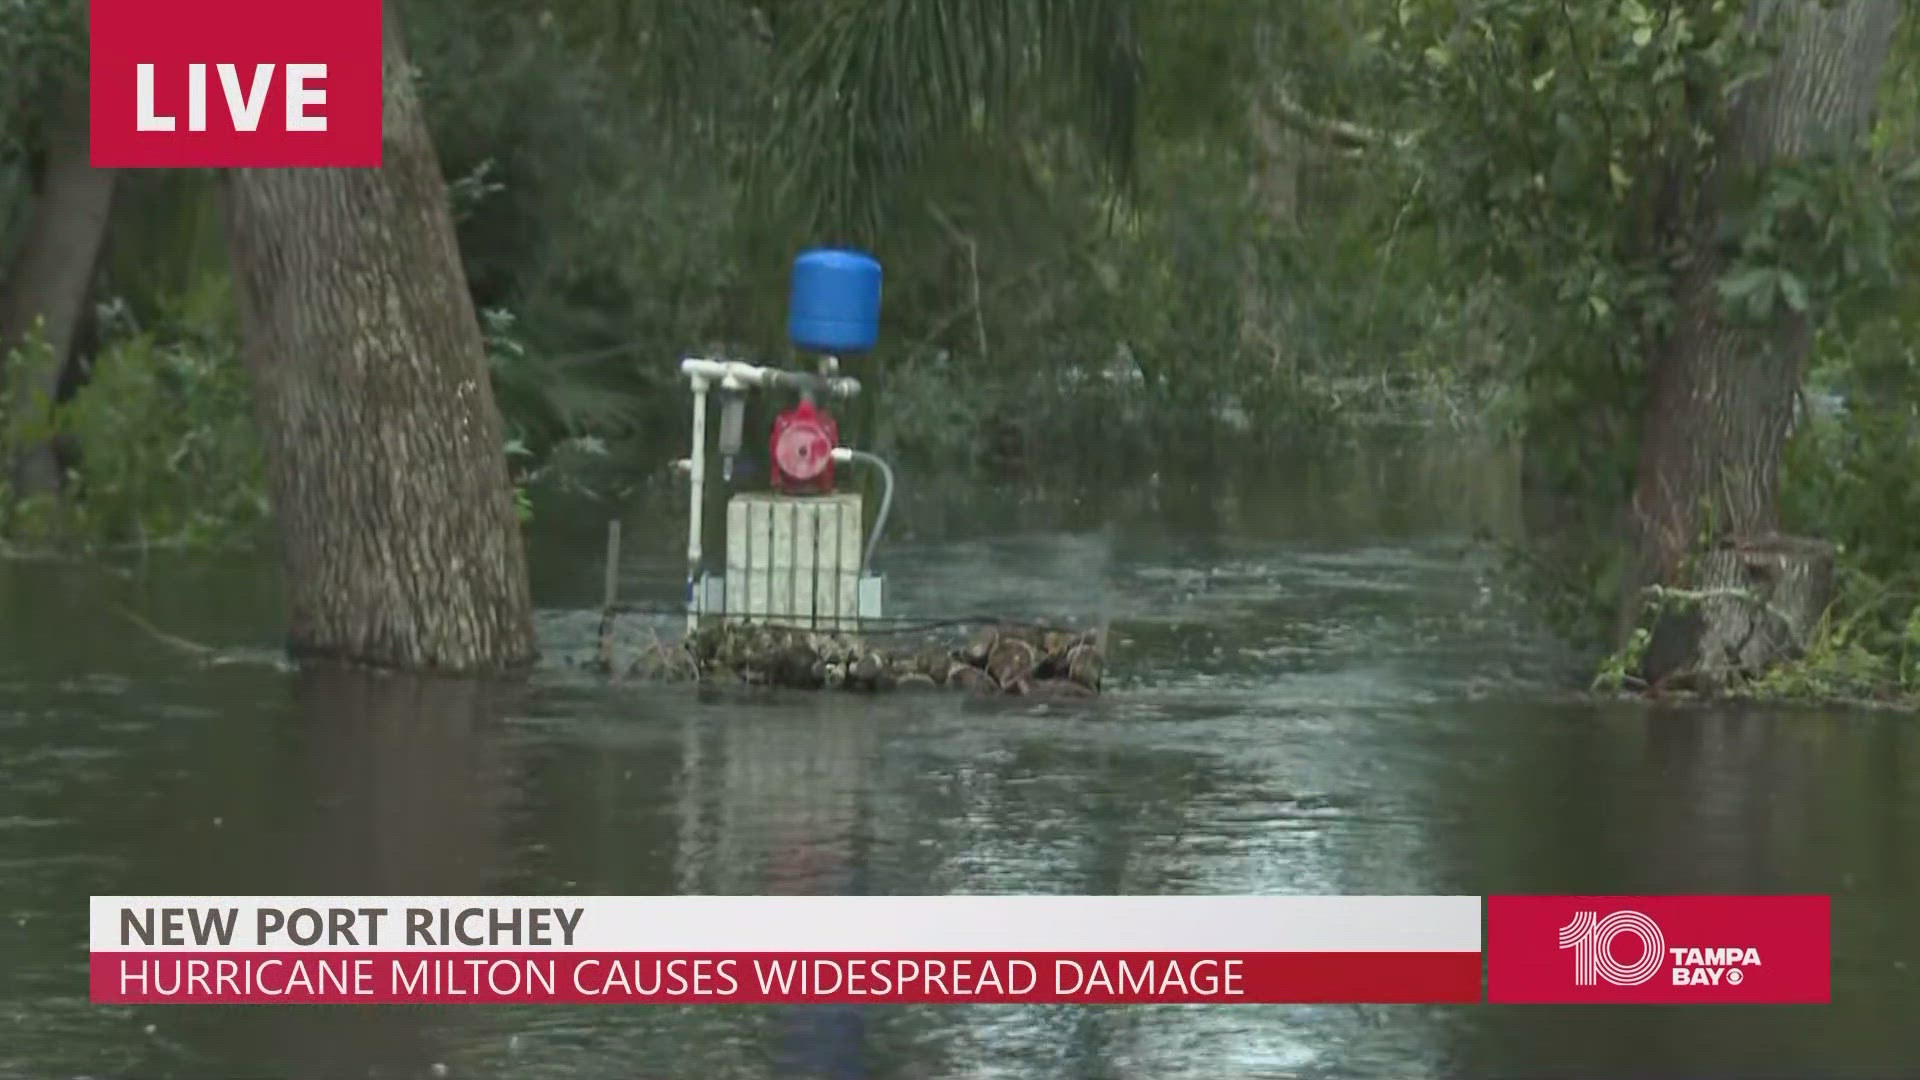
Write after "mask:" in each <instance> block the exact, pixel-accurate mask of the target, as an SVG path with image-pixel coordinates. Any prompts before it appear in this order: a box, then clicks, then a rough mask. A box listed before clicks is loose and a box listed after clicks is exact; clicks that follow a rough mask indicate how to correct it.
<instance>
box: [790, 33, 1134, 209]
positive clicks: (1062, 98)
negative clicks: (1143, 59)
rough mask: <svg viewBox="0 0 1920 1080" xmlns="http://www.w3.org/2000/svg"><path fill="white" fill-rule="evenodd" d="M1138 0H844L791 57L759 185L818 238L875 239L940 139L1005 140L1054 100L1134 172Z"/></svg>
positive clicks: (1120, 171)
mask: <svg viewBox="0 0 1920 1080" xmlns="http://www.w3.org/2000/svg"><path fill="white" fill-rule="evenodd" d="M1132 6H1133V0H970V2H968V3H965V4H948V3H927V2H924V0H841V2H839V3H833V4H828V5H823V6H822V8H820V9H819V11H818V15H817V18H816V19H815V20H813V22H812V25H811V26H810V27H809V28H808V30H807V32H805V33H804V34H802V35H800V36H799V37H798V38H797V40H796V41H795V42H794V43H793V44H791V45H790V46H789V47H788V48H787V49H786V50H784V51H783V52H782V54H781V55H780V57H779V66H778V68H777V69H776V72H775V76H774V89H773V99H774V105H775V108H776V111H777V113H778V118H779V121H780V122H779V123H777V124H775V125H774V126H773V133H772V135H771V137H770V138H769V139H768V140H767V141H766V143H765V144H763V146H762V147H761V148H760V151H759V153H758V154H757V156H756V161H755V162H754V168H753V173H754V178H755V180H756V181H757V182H756V184H755V186H756V187H757V188H759V189H760V190H762V191H763V192H764V193H766V194H767V195H768V196H769V197H770V198H772V199H773V200H774V202H775V204H776V205H779V206H781V207H782V208H784V209H786V210H788V211H790V212H797V213H799V214H800V215H801V216H802V218H803V219H804V220H805V224H806V225H807V226H809V227H810V231H812V232H814V233H815V234H816V235H828V236H837V237H840V238H843V239H846V240H849V241H856V242H871V240H872V239H873V237H874V236H875V235H876V234H877V233H878V231H879V227H880V219H881V217H882V216H883V213H884V208H885V206H886V203H887V198H886V195H887V192H888V191H889V190H890V189H891V186H892V185H894V184H895V183H897V182H899V181H900V180H902V179H903V178H905V177H907V176H909V175H911V174H912V172H913V171H914V170H915V169H917V168H920V167H922V166H923V165H924V164H925V163H926V161H927V159H928V156H929V152H930V151H931V150H932V149H933V148H935V147H936V146H940V145H943V144H947V143H950V142H952V141H954V140H964V139H969V138H981V137H993V136H996V135H1006V134H1008V133H1009V132H1011V131H1012V130H1013V125H1014V124H1015V123H1016V122H1017V121H1019V120H1020V119H1022V118H1024V117H1027V116H1030V115H1031V114H1032V113H1033V112H1034V111H1035V110H1036V109H1038V108H1041V107H1043V106H1044V105H1045V104H1046V103H1048V102H1050V101H1059V102H1064V103H1066V104H1068V105H1069V106H1070V108H1071V112H1070V119H1071V120H1072V121H1073V123H1074V125H1075V127H1076V128H1077V129H1079V130H1080V131H1081V132H1082V133H1084V134H1085V135H1086V136H1088V137H1089V139H1090V140H1091V141H1092V142H1093V143H1094V144H1095V145H1096V146H1097V147H1098V148H1099V149H1100V150H1101V152H1102V153H1103V155H1104V156H1105V158H1106V160H1107V161H1108V162H1109V163H1110V164H1111V165H1113V166H1114V171H1115V175H1116V176H1119V177H1124V176H1126V175H1128V174H1129V171H1130V170H1129V166H1130V163H1131V159H1132V154H1133V128H1134V117H1135V112H1136V109H1137V101H1138V85H1139V80H1140V65H1139V60H1138V55H1137V50H1136V46H1135V43H1134V40H1133V26H1132V18H1131V11H1130V9H1131V7H1132Z"/></svg>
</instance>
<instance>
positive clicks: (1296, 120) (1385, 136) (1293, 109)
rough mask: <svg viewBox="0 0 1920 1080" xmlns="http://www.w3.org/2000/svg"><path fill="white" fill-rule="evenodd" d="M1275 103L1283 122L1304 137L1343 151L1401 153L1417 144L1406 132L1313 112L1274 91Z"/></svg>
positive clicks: (1272, 98) (1283, 92) (1274, 106)
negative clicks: (1390, 150) (1390, 149)
mask: <svg viewBox="0 0 1920 1080" xmlns="http://www.w3.org/2000/svg"><path fill="white" fill-rule="evenodd" d="M1271 101H1272V103H1273V108H1274V111H1275V112H1276V113H1277V114H1279V117H1280V119H1282V120H1285V121H1286V122H1287V123H1288V124H1291V125H1292V126H1293V127H1294V128H1295V129H1297V130H1299V131H1300V132H1301V133H1303V134H1306V135H1310V136H1312V137H1314V138H1316V139H1319V140H1320V141H1322V142H1325V143H1331V144H1332V145H1333V146H1335V147H1336V148H1339V149H1342V150H1349V151H1353V150H1372V149H1376V148H1379V147H1382V146H1390V147H1393V148H1395V149H1400V148H1404V147H1405V146H1407V145H1408V144H1409V143H1411V142H1412V141H1413V137H1412V136H1411V135H1409V134H1406V133H1404V132H1394V131H1382V130H1380V129H1379V128H1372V127H1367V126H1366V125H1364V124H1356V123H1354V122H1353V121H1351V120H1340V119H1337V118H1334V117H1328V116H1321V115H1319V114H1317V113H1313V112H1309V111H1308V110H1307V109H1306V108H1305V107H1304V106H1302V105H1301V104H1300V103H1299V102H1297V101H1295V100H1293V98H1291V97H1289V96H1288V95H1287V93H1286V92H1285V91H1284V90H1278V89H1276V90H1274V91H1273V93H1272V97H1271Z"/></svg>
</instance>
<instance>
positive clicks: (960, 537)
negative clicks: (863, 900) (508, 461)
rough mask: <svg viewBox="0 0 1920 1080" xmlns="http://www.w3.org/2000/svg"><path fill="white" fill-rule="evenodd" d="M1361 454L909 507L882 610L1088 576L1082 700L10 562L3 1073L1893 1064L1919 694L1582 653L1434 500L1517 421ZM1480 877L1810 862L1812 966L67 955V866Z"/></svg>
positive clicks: (1444, 889)
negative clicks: (1823, 965)
mask: <svg viewBox="0 0 1920 1080" xmlns="http://www.w3.org/2000/svg"><path fill="white" fill-rule="evenodd" d="M1348 454H1349V456H1348V457H1342V456H1340V455H1333V456H1332V459H1331V460H1327V461H1315V460H1313V459H1311V458H1305V457H1303V458H1300V459H1298V460H1291V459H1290V460H1289V461H1288V462H1287V466H1288V467H1287V468H1285V469H1280V468H1269V467H1267V463H1253V467H1251V468H1250V469H1249V470H1248V471H1249V472H1250V473H1253V474H1256V475H1255V476H1253V477H1251V478H1250V477H1248V476H1241V475H1235V476H1224V477H1218V478H1211V479H1209V480H1208V481H1207V482H1205V483H1200V482H1191V483H1180V484H1175V483H1173V482H1171V481H1169V480H1167V479H1166V478H1162V479H1161V481H1160V482H1159V483H1157V484H1154V483H1151V482H1146V481H1143V483H1142V484H1141V485H1139V486H1136V487H1133V488H1127V489H1114V490H1103V491H1088V492H1083V493H1080V494H1079V495H1078V496H1077V498H1074V497H1070V498H1068V499H1066V500H1064V501H1056V502H1052V503H1047V502H1041V501H1035V500H1026V499H1024V498H1014V497H1009V496H1008V495H1007V493H1006V492H1005V491H1001V490H992V491H987V492H985V493H984V495H983V496H982V497H980V498H978V499H977V501H976V502H975V503H974V504H973V505H975V506H976V507H977V512H976V513H972V514H955V513H954V512H953V511H952V509H951V508H952V507H953V506H965V505H967V504H966V503H965V502H964V501H956V502H953V503H947V504H942V505H940V506H937V507H935V508H933V509H932V510H919V511H916V510H913V509H911V508H909V509H907V510H905V511H903V515H902V521H901V527H900V529H899V533H898V535H897V537H895V538H894V539H892V540H890V541H889V542H888V543H887V545H886V546H885V547H884V548H883V558H884V559H885V566H884V569H885V570H886V571H887V573H888V575H889V588H890V590H891V591H890V600H889V603H890V605H891V606H892V607H893V608H894V610H896V611H897V612H900V613H903V614H936V613H951V612H952V611H953V610H954V609H955V608H964V609H969V610H973V609H982V608H984V609H988V610H995V609H999V610H1003V611H1005V612H1008V613H1017V614H1029V615H1046V616H1051V617H1064V616H1071V617H1077V618H1104V619H1108V620H1110V621H1111V624H1112V626H1113V628H1114V631H1115V634H1116V636H1117V637H1119V638H1121V639H1122V644H1121V645H1120V646H1119V648H1118V650H1117V652H1116V662H1117V665H1118V667H1119V668H1120V678H1119V680H1118V681H1119V683H1120V686H1119V688H1118V689H1117V690H1116V692H1114V693H1112V694H1110V695H1109V696H1107V697H1105V698H1103V699H1101V700H1099V701H1097V702H1092V703H1087V704H1077V705H1074V706H1072V707H1061V706H1053V707H1047V706H1042V705H1036V704H1033V703H1027V702H1019V701H1007V702H991V703H980V702H969V701H966V700H962V699H958V698H949V697H942V696H933V697H915V696H907V695H892V696H862V695H800V694H759V693H746V692H711V691H700V690H696V689H692V688H685V687H645V686H640V685H637V684H632V683H624V684H619V685H614V686H608V685H606V684H604V683H603V682H601V681H600V680H598V679H596V678H590V677H587V676H585V675H582V674H580V673H578V672H577V671H570V670H568V669H567V668H565V667H564V666H563V665H561V664H558V663H556V664H555V665H554V666H552V667H551V668H550V669H549V670H547V671H544V672H543V673H541V674H540V675H539V676H538V677H537V678H536V679H534V680H533V681H532V683H531V684H530V685H525V686H520V687H500V686H485V685H480V684H472V683H459V682H447V681H436V680H421V679H414V678H408V677H397V676H374V675H364V674H347V673H338V672H335V673H309V674H303V675H292V674H287V673H283V672H280V671H277V670H274V669H273V668H271V667H269V666H266V665H262V664H254V663H242V664H235V665H231V666H224V667H214V668H204V667H194V666H190V665H188V664H187V663H185V662H183V659H182V657H181V656H180V655H178V654H176V653H174V652H172V651H170V650H168V649H166V648H165V647H163V646H160V645H158V644H156V643H155V642H154V641H152V640H151V639H149V638H147V637H145V636H144V635H142V634H141V633H140V632H138V631H135V630H133V629H131V628H130V626H129V624H127V623H126V622H125V621H123V620H121V619H120V618H119V617H118V616H117V615H116V614H114V613H113V611H112V607H111V605H112V604H113V603H124V604H126V605H127V606H129V607H131V608H134V609H136V610H139V611H141V612H143V613H144V614H146V615H147V616H148V617H150V618H152V619H153V620H154V621H155V622H156V623H158V624H159V625H161V626H164V627H166V628H167V629H169V630H170V631H173V632H176V633H180V634H182V635H184V636H187V637H191V638H195V639H197V640H201V641H205V642H208V643H209V644H215V645H219V646H222V647H226V646H243V647H251V648H253V649H255V650H257V654H256V655H257V657H260V658H264V657H267V656H270V655H271V652H270V649H269V648H268V647H269V646H270V645H271V643H272V641H273V636H274V633H275V629H276V626H277V619H278V614H277V611H276V610H275V607H274V600H273V588H272V577H271V573H270V572H269V569H268V568H265V567H263V566H261V565H256V564H238V565H236V564H234V563H233V562H232V561H231V560H227V561H224V562H214V561H208V562H193V563H177V564H162V563H158V562H156V563H155V564H153V565H151V566H148V567H146V568H144V569H134V570H132V571H130V572H128V573H116V572H104V571H100V570H98V569H90V570H78V569H48V568H40V567H34V568H27V567H20V566H7V567H0V612H4V614H0V917H4V922H0V949H3V950H4V955H5V957H6V958H7V959H8V961H9V963H7V964H6V965H4V968H0V1076H8V1077H11V1076H21V1077H59V1076H81V1075H84V1076H91V1077H109V1076H134V1077H154V1078H161V1077H183V1078H184V1077H217V1076H245V1077H300V1078H307V1077H316V1078H317V1077H336V1076H337V1077H428V1076H436V1075H445V1076H448V1077H453V1078H459V1077H499V1078H515V1080H518V1078H545V1077H555V1078H560V1077H565V1078H569V1080H572V1078H583V1077H620V1078H631V1077H660V1078H668V1077H672V1078H683V1077H692V1076H699V1077H708V1076H712V1077H780V1078H788V1077H832V1078H853V1077H872V1078H883V1077H884V1078H894V1077H899V1078H903V1080H904V1078H922V1077H934V1076H968V1077H972V1076H995V1077H1036V1078H1038V1077H1085V1078H1102V1080H1104V1078H1132V1077H1139V1078H1143V1080H1144V1078H1163V1077H1195V1078H1209V1080H1211V1078H1256V1077H1258V1078H1281V1077H1323V1076H1324V1077H1332V1076H1392V1077H1419V1076H1481V1075H1490V1074H1499V1075H1528V1076H1542V1075H1588V1076H1603V1075H1605V1076H1617V1075H1650V1074H1667V1075H1727V1074H1729V1073H1739V1074H1741V1075H1763V1074H1764V1075H1814V1074H1817V1075H1842V1074H1844V1075H1860V1076H1869V1075H1871V1076H1894V1075H1915V1074H1916V1073H1920V1048H1917V1047H1916V1044H1915V1042H1914V1040H1913V1039H1912V1037H1911V1036H1910V1035H1909V1034H1907V1031H1908V1027H1909V1025H1910V1018H1911V1016H1912V1015H1913V1014H1914V1011H1915V1007H1916V1006H1920V992H1916V982H1915V980H1916V975H1920V931H1916V929H1915V927H1914V924H1913V922H1912V920H1911V919H1910V918H1908V917H1907V915H1908V913H1910V912H1911V910H1912V904H1913V900H1914V898H1915V895H1916V885H1920V881H1916V878H1917V877H1920V844H1916V839H1920V780H1917V779H1916V778H1917V777H1920V760H1917V759H1920V745H1917V744H1920V730H1917V729H1916V726H1915V725H1914V724H1913V723H1912V722H1911V721H1907V720H1901V719H1898V718H1889V717H1880V716H1859V715H1851V714H1847V713H1841V712H1801V713H1789V712H1781V711H1757V710H1728V711H1717V712H1716V711H1688V712H1666V711H1661V710H1657V709H1652V708H1641V707H1628V706H1617V705H1602V704H1596V703H1591V702H1584V701H1580V700H1578V699H1575V698H1570V697H1568V696H1567V695H1565V694H1563V693H1561V692H1560V691H1559V688H1560V687H1561V686H1563V685H1565V677H1566V675H1567V673H1568V672H1569V671H1570V670H1572V668H1571V666H1570V660H1569V658H1567V657H1565V656H1564V655H1562V654H1560V653H1559V652H1558V650H1556V649H1555V648H1554V647H1553V646H1552V645H1551V644H1550V643H1549V642H1548V641H1547V640H1546V639H1545V638H1544V636H1543V635H1542V634H1541V633H1540V631H1539V629H1538V628H1537V627H1535V626H1534V625H1532V624H1531V623H1530V622H1529V621H1528V620H1527V619H1526V618H1525V617H1524V614H1523V612H1522V611H1521V609H1520V608H1519V607H1518V606H1517V605H1516V604H1515V602H1514V600H1513V598H1512V596H1511V595H1510V594H1509V591H1508V590H1507V589H1506V588H1505V586H1504V583H1503V582H1502V581H1501V580H1500V577H1499V574H1498V570H1497V566H1496V564H1495V563H1494V562H1493V561H1492V560H1491V559H1490V558H1489V557H1488V556H1487V554H1486V553H1485V552H1483V551H1481V550H1480V549H1479V548H1477V547H1476V546H1474V545H1472V544H1471V543H1468V542H1467V541H1466V540H1465V538H1466V537H1467V536H1469V535H1471V534H1472V533H1473V532H1474V531H1475V530H1477V529H1480V528H1488V529H1492V530H1494V531H1496V532H1499V531H1501V529H1502V528H1503V523H1502V522H1503V518H1502V515H1504V514H1506V513H1507V512H1508V511H1507V510H1505V509H1502V508H1503V507H1506V506H1508V503H1507V502H1506V501H1505V498H1504V496H1502V495H1501V490H1502V489H1501V484H1502V483H1504V482H1505V481H1504V480H1503V479H1502V478H1503V477H1505V476H1507V475H1508V474H1509V470H1508V463H1507V462H1506V461H1505V460H1504V459H1501V458H1498V457H1497V456H1496V457H1494V458H1491V459H1489V458H1486V457H1485V456H1484V455H1482V454H1481V451H1473V452H1468V451H1465V450H1460V451H1458V452H1455V453H1453V454H1451V456H1450V455H1449V454H1448V453H1443V452H1440V451H1438V450H1434V449H1432V448H1428V449H1425V450H1423V449H1421V447H1420V446H1419V445H1417V444H1407V443H1404V442H1393V441H1390V442H1389V443H1388V444H1387V445H1386V446H1385V447H1384V448H1375V449H1372V450H1366V449H1364V448H1363V449H1362V450H1359V451H1352V450H1350V451H1348ZM1369 455H1372V456H1369ZM1477 455H1480V456H1477ZM1383 461H1384V462H1385V464H1382V462H1383ZM1363 483H1364V484H1371V485H1372V486H1371V487H1370V488H1366V489H1365V491H1367V492H1369V493H1368V494H1355V492H1356V491H1357V490H1361V488H1360V485H1362V484H1363ZM1262 492H1265V493H1266V494H1265V495H1264V496H1263V495H1262ZM1474 493H1477V494H1474ZM981 494H982V493H977V492H976V493H975V495H976V496H980V495H981ZM1370 500H1371V502H1370ZM903 505H906V504H903ZM659 520H660V517H659V513H658V511H657V509H656V510H653V511H649V513H648V514H646V515H639V516H636V518H635V519H634V520H633V522H632V523H631V525H630V527H629V528H628V530H627V533H628V536H629V537H632V538H636V539H635V540H634V541H633V542H632V543H631V544H630V545H629V557H628V559H627V560H626V561H625V563H624V565H623V567H622V575H623V582H624V583H623V588H624V589H625V590H626V591H627V592H628V593H629V594H630V595H633V596H638V597H649V596H657V597H660V598H663V599H664V600H665V601H668V602H670V601H672V600H673V599H675V598H677V595H678V593H677V587H678V586H677V582H676V581H675V578H676V576H677V574H678V572H679V564H678V559H679V551H678V545H677V543H676V542H675V538H674V537H673V536H671V535H669V534H670V533H671V531H672V530H671V529H661V528H659V525H658V522H659ZM600 524H601V523H599V522H595V521H592V520H591V519H583V520H582V521H580V522H578V523H569V522H565V521H561V522H549V523H548V524H547V525H546V526H545V527H544V528H543V531H542V532H541V533H540V534H539V536H538V537H537V538H536V544H535V552H536V558H537V560H538V561H537V564H536V565H537V574H538V579H539V585H538V588H539V591H540V595H542V596H543V597H544V598H546V600H547V603H548V607H547V609H546V610H544V611H543V613H542V616H541V617H542V628H543V634H544V636H545V639H546V642H547V644H548V646H549V647H550V649H551V651H552V653H553V654H554V656H555V658H556V660H559V659H564V658H565V657H566V656H568V655H569V654H572V653H577V652H580V651H583V650H584V649H585V648H586V647H587V646H588V643H589V642H590V641H591V639H592V635H593V631H594V625H595V616H594V615H593V614H591V613H590V612H589V611H587V610H586V609H587V607H588V606H589V605H590V604H591V603H592V602H593V600H594V598H595V597H597V593H598V588H599V585H598V582H599V566H598V559H597V556H598V543H599V538H600V533H599V528H600ZM55 626H57V627H60V631H59V632H58V633H52V632H49V630H48V628H49V627H55ZM670 628H671V627H670V624H669V623H668V622H666V621H661V622H659V623H658V624H657V629H659V630H661V631H663V632H665V631H669V630H670ZM633 632H634V633H640V632H641V630H640V629H637V628H636V629H634V630H633ZM1500 891H1521V892H1526V891H1538V892H1581V891H1589V892H1635V891H1647V892H1688V891H1698V892H1776V891H1811V892H1823V893H1832V894H1833V895H1834V898H1835V899H1834V915H1835V930H1834V961H1833V963H1834V995H1835V1003H1834V1005H1832V1006H1831V1007H1828V1008H1810V1009H1791V1010H1786V1009H1780V1010H1761V1009H1672V1010H1652V1009H1531V1010H1511V1009H1498V1008H1493V1007H1473V1008H1457V1009H1420V1008H1392V1009H1387V1008H1347V1007H1300V1008H1282V1007H1250V1006H1247V1007H1231V1006H1223V1007H1212V1008H1126V1009H1122V1008H1104V1009H1102V1008H1085V1009H1078V1008H1065V1007H1017V1006H998V1007H960V1006H953V1007H939V1008H886V1007H873V1008H764V1009H763V1008H738V1007H716V1008H678V1007H661V1008H593V1007H586V1008H540V1009H489V1008H418V1009H397V1008H396V1009H373V1008H368V1009H357V1008H307V1009H253V1010H240V1009H200V1008H195V1009H141V1010H116V1009H105V1008H94V1007H91V1006H89V1005H88V1004H87V1002H86V1000H85V982H84V972H85V963H84V960H85V957H84V949H85V926H84V917H83V912H84V910H85V897H86V896H88V895H90V894H108V893H136V894H137V893H149V894H151V893H213V894H219V893H279V894H294V893H302V892H312V893H336V894H368V893H399V894H406V893H496V892H524V893H578V894H613V895H634V894H654V893H695V894H698V893H771V894H794V893H892V894H925V893H968V892H973V893H1016V892H1043V893H1230V892H1256V893H1448V892H1457V893H1470V894H1479V893H1487V892H1500Z"/></svg>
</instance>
